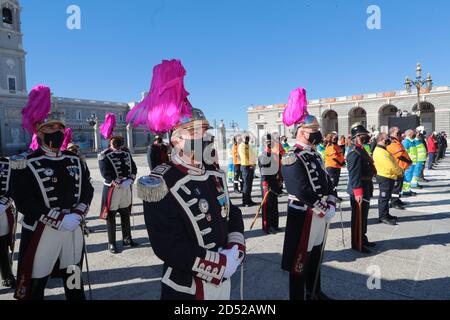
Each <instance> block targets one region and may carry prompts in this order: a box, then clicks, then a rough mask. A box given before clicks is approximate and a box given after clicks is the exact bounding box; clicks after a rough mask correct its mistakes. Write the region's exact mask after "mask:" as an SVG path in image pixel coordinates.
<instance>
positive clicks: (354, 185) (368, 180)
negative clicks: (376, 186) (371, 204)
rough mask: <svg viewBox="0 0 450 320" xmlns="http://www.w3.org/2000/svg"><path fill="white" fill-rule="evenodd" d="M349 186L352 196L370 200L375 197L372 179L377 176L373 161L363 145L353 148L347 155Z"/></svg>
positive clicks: (348, 189) (348, 191)
mask: <svg viewBox="0 0 450 320" xmlns="http://www.w3.org/2000/svg"><path fill="white" fill-rule="evenodd" d="M347 169H348V185H347V193H348V194H349V195H351V196H363V197H364V198H365V199H367V200H368V199H370V198H371V197H372V195H373V182H372V179H373V177H374V176H375V174H376V169H375V166H374V165H373V160H372V158H371V157H370V156H369V154H368V153H367V151H366V150H365V149H364V147H363V146H361V145H356V146H353V147H352V149H351V150H350V152H349V153H348V155H347Z"/></svg>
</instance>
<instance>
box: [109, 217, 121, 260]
mask: <svg viewBox="0 0 450 320" xmlns="http://www.w3.org/2000/svg"><path fill="white" fill-rule="evenodd" d="M116 214H117V211H110V212H109V213H108V217H107V219H106V225H107V229H108V244H109V245H108V249H109V252H111V253H113V254H116V253H119V250H117V246H116Z"/></svg>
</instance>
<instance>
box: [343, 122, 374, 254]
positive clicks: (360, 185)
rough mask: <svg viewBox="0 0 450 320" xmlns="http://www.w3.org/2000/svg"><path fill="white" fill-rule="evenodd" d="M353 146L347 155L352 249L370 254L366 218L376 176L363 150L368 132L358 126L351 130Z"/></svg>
mask: <svg viewBox="0 0 450 320" xmlns="http://www.w3.org/2000/svg"><path fill="white" fill-rule="evenodd" d="M351 134H352V140H353V145H352V148H351V150H350V152H349V153H348V155H347V169H348V179H349V181H348V187H347V192H348V194H349V195H350V203H351V206H352V249H354V250H357V251H359V252H362V253H370V252H371V251H370V249H369V248H370V247H374V246H375V243H373V242H370V241H369V240H368V238H367V217H368V215H369V209H370V199H371V198H372V196H373V182H372V179H373V177H374V176H375V174H376V170H375V166H374V164H373V160H372V158H371V157H370V156H369V154H368V153H367V152H366V150H365V149H364V144H366V143H367V142H368V141H369V139H370V136H369V131H367V129H366V128H365V127H364V126H363V125H360V124H357V125H355V126H353V128H352V132H351Z"/></svg>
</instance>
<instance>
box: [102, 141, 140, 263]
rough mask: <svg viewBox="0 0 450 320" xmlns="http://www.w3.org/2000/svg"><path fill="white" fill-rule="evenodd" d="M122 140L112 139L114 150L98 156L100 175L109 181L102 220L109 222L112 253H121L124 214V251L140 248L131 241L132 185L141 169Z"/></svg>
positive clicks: (111, 145) (103, 199) (111, 147)
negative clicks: (119, 234) (118, 228)
mask: <svg viewBox="0 0 450 320" xmlns="http://www.w3.org/2000/svg"><path fill="white" fill-rule="evenodd" d="M124 144H125V140H124V138H123V137H121V136H112V137H111V138H110V146H109V148H108V149H106V150H104V151H103V152H102V153H101V154H99V156H98V162H99V167H100V173H101V174H102V177H103V178H104V179H105V182H104V187H103V196H102V206H101V210H102V211H101V214H100V217H101V218H102V219H106V222H107V227H108V243H109V251H110V252H111V253H113V254H116V253H119V251H118V249H117V246H116V215H117V212H119V214H120V220H121V223H122V238H123V246H124V247H135V246H137V245H138V244H137V243H136V242H134V241H133V239H132V237H131V224H130V215H131V209H132V193H133V192H132V185H133V183H134V181H135V180H136V173H137V167H136V164H135V162H134V160H133V157H132V155H131V152H130V150H128V148H126V147H125V146H124Z"/></svg>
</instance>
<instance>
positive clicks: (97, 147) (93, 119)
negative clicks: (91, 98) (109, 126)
mask: <svg viewBox="0 0 450 320" xmlns="http://www.w3.org/2000/svg"><path fill="white" fill-rule="evenodd" d="M86 122H87V123H88V124H89V125H90V126H91V127H92V128H93V129H94V149H95V151H99V150H100V141H101V138H100V136H99V130H98V117H97V116H96V115H95V113H91V115H90V116H89V117H88V118H87V119H86Z"/></svg>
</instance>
